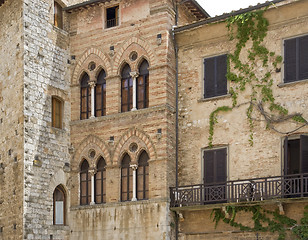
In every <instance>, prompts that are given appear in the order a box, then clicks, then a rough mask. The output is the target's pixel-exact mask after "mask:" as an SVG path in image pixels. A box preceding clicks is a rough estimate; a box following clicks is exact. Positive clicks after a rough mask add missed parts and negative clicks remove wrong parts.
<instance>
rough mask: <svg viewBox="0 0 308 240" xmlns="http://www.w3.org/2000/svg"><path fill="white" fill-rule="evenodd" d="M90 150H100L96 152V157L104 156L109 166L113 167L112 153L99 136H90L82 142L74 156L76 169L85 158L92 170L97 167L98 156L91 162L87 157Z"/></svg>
mask: <svg viewBox="0 0 308 240" xmlns="http://www.w3.org/2000/svg"><path fill="white" fill-rule="evenodd" d="M90 149H94V150H95V149H96V150H98V151H96V155H98V156H99V155H100V156H102V157H103V158H104V159H105V161H106V164H107V166H110V165H111V160H110V153H109V150H108V147H107V145H106V144H105V143H104V142H103V141H102V140H101V139H100V138H98V137H97V136H94V135H89V136H88V137H87V138H85V139H84V140H83V141H82V142H81V144H80V145H79V147H78V149H77V151H76V153H75V155H74V164H75V165H74V167H75V168H78V167H79V165H80V163H81V161H82V159H83V158H85V159H87V161H88V163H89V166H90V168H95V167H96V162H97V156H96V157H95V158H93V159H92V160H90V159H89V157H88V156H87V153H88V152H89V150H90Z"/></svg>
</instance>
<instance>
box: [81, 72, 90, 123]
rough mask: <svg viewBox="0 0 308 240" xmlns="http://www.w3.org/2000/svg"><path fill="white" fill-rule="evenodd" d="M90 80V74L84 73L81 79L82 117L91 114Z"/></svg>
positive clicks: (84, 117)
mask: <svg viewBox="0 0 308 240" xmlns="http://www.w3.org/2000/svg"><path fill="white" fill-rule="evenodd" d="M88 81H89V75H88V74H86V73H84V74H83V76H82V78H81V81H80V119H87V118H89V117H90V116H91V89H90V85H89V84H88Z"/></svg>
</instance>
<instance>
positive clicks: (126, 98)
mask: <svg viewBox="0 0 308 240" xmlns="http://www.w3.org/2000/svg"><path fill="white" fill-rule="evenodd" d="M130 72H131V69H130V66H129V65H128V64H126V65H125V66H124V67H123V69H122V72H121V112H128V111H130V110H131V109H132V108H133V79H132V77H131V76H130Z"/></svg>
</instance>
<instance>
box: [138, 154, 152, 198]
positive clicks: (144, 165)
mask: <svg viewBox="0 0 308 240" xmlns="http://www.w3.org/2000/svg"><path fill="white" fill-rule="evenodd" d="M148 160H149V155H148V154H147V152H146V151H143V152H142V153H141V154H140V156H139V159H138V168H137V199H138V200H142V199H148V198H149V163H148Z"/></svg>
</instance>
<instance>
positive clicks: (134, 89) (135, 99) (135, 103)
mask: <svg viewBox="0 0 308 240" xmlns="http://www.w3.org/2000/svg"><path fill="white" fill-rule="evenodd" d="M130 76H131V77H132V78H133V108H132V111H135V110H137V77H138V76H139V74H138V73H137V72H131V73H130Z"/></svg>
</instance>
